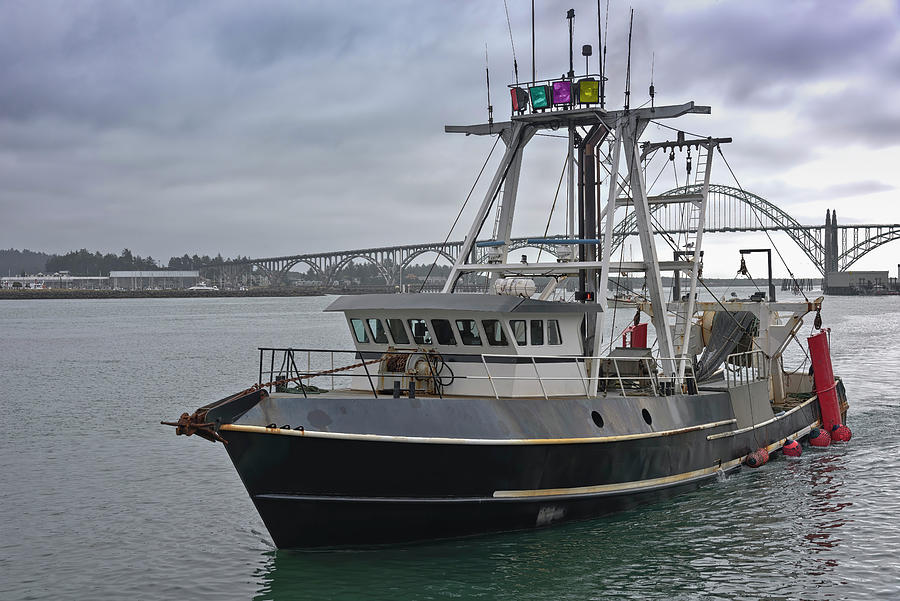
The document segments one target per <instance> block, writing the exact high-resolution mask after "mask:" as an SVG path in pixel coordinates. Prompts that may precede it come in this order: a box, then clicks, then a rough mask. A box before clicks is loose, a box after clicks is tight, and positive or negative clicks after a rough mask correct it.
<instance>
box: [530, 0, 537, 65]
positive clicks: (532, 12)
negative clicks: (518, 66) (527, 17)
mask: <svg viewBox="0 0 900 601" xmlns="http://www.w3.org/2000/svg"><path fill="white" fill-rule="evenodd" d="M536 79H537V77H536V76H535V74H534V0H531V83H534V82H535V80H536Z"/></svg>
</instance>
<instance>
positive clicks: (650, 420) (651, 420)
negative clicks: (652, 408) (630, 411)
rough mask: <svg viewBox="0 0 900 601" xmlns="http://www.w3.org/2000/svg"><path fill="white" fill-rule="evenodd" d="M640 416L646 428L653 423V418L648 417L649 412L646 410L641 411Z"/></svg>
mask: <svg viewBox="0 0 900 601" xmlns="http://www.w3.org/2000/svg"><path fill="white" fill-rule="evenodd" d="M641 415H642V416H644V421H645V422H647V425H648V426H649V425H650V424H652V423H653V418H652V417H650V412H649V411H647V410H646V409H641Z"/></svg>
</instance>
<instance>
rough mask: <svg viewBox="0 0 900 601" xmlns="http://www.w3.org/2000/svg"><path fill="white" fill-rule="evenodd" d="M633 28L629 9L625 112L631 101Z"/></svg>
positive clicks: (632, 13)
mask: <svg viewBox="0 0 900 601" xmlns="http://www.w3.org/2000/svg"><path fill="white" fill-rule="evenodd" d="M633 28H634V9H633V8H632V9H631V19H630V20H629V21H628V63H627V66H626V67H625V110H626V111H627V110H628V106H629V102H630V100H631V32H632V29H633Z"/></svg>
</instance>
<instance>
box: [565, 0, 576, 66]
mask: <svg viewBox="0 0 900 601" xmlns="http://www.w3.org/2000/svg"><path fill="white" fill-rule="evenodd" d="M566 19H568V20H569V79H572V78H573V77H575V64H574V62H573V56H572V38H573V37H574V35H575V31H574V25H575V9H574V8H570V9H569V10H568V11H566Z"/></svg>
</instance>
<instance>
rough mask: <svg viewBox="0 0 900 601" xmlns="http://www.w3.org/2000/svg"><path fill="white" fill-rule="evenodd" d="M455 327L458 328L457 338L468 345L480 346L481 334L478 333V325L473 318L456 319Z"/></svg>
mask: <svg viewBox="0 0 900 601" xmlns="http://www.w3.org/2000/svg"><path fill="white" fill-rule="evenodd" d="M456 329H457V330H459V339H460V340H462V343H463V344H465V345H468V346H481V335H480V334H479V333H478V325H477V324H476V323H475V320H474V319H457V320H456Z"/></svg>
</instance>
